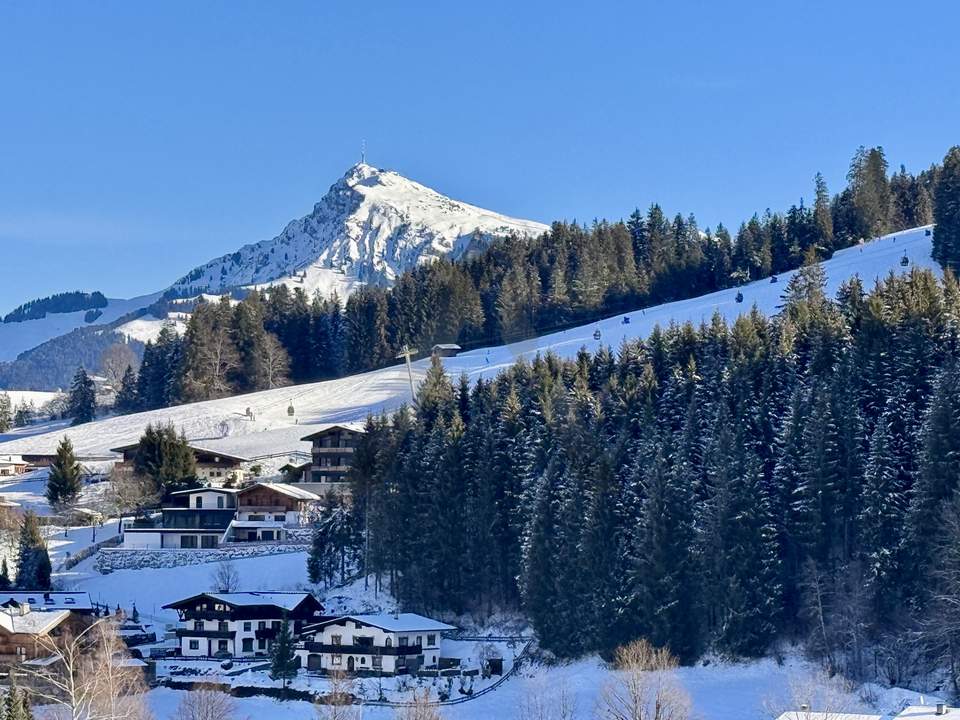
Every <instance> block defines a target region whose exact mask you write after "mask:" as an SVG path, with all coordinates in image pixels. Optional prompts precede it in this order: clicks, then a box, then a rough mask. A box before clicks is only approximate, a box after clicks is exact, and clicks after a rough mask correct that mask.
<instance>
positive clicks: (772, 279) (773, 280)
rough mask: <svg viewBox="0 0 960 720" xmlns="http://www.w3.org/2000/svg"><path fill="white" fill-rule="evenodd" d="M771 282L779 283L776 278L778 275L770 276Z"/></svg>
mask: <svg viewBox="0 0 960 720" xmlns="http://www.w3.org/2000/svg"><path fill="white" fill-rule="evenodd" d="M770 282H771V283H775V282H777V276H776V275H771V276H770Z"/></svg>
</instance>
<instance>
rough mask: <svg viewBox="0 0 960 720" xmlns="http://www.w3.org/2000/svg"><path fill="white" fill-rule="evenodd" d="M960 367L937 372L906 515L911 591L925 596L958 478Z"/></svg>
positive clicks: (906, 561) (959, 481)
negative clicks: (943, 519)
mask: <svg viewBox="0 0 960 720" xmlns="http://www.w3.org/2000/svg"><path fill="white" fill-rule="evenodd" d="M958 463H960V371H958V369H957V365H956V363H955V362H951V363H950V364H949V365H947V366H946V367H945V368H944V369H943V371H942V372H941V374H940V376H939V378H938V379H937V382H936V388H935V390H934V395H933V397H932V398H931V400H930V407H929V408H928V410H927V415H926V419H925V421H924V426H923V450H922V452H921V456H920V473H919V477H918V479H917V484H916V486H915V487H914V491H913V494H912V497H911V500H910V509H909V512H908V515H907V530H906V533H907V543H906V547H905V548H904V550H905V554H906V556H905V558H904V566H905V567H909V568H911V569H912V570H913V578H912V579H913V581H914V587H913V590H914V592H916V593H917V594H918V595H920V596H921V597H923V596H924V595H925V592H924V589H923V586H924V585H925V583H923V580H924V579H925V578H926V577H928V576H929V573H930V571H931V562H932V559H933V549H934V541H935V537H936V534H937V532H938V528H939V526H940V520H941V515H942V513H943V509H944V506H945V504H946V503H947V501H949V500H950V499H951V498H952V497H953V496H954V494H955V493H956V492H957V489H958V483H960V477H958V474H957V466H958Z"/></svg>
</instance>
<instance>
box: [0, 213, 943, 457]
mask: <svg viewBox="0 0 960 720" xmlns="http://www.w3.org/2000/svg"><path fill="white" fill-rule="evenodd" d="M928 229H929V228H928V227H922V228H916V229H913V230H908V231H904V232H900V233H895V234H892V235H887V236H884V237H882V238H878V239H876V240H873V241H872V242H868V243H865V244H863V245H859V246H855V247H852V248H848V249H846V250H841V251H840V252H838V253H836V254H835V255H834V256H833V258H831V259H830V260H828V261H826V262H824V263H823V267H824V270H825V271H826V275H827V279H828V280H827V291H828V293H829V294H831V295H834V294H835V293H836V291H837V289H838V288H839V287H840V285H841V283H842V282H843V281H845V280H847V279H849V278H851V277H853V276H854V275H858V276H859V277H860V278H861V279H862V280H863V282H864V284H865V286H866V287H868V288H869V287H871V286H872V285H873V283H874V281H876V280H878V279H882V278H883V277H885V276H887V275H888V274H889V273H891V272H893V273H903V272H906V271H908V270H909V269H911V268H913V267H924V268H930V269H932V270H934V271H935V272H937V273H939V272H940V269H939V266H938V264H937V263H936V262H935V261H934V260H933V259H932V258H931V256H930V252H931V239H932V238H931V237H930V236H928V235H926V230H928ZM904 256H906V257H907V258H908V260H909V265H908V266H907V267H903V266H901V264H900V261H901V258H903V257H904ZM792 275H793V273H783V274H781V275H780V276H779V278H778V282H776V283H771V282H770V280H769V279H765V280H758V281H756V282H753V283H750V284H748V285H745V286H743V287H741V288H739V291H740V292H742V293H743V302H742V303H737V302H736V295H737V289H736V288H733V289H729V290H721V291H719V292H715V293H711V294H709V295H704V296H700V297H696V298H690V299H688V300H681V301H677V302H672V303H666V304H664V305H658V306H656V307H651V308H647V309H646V310H644V311H635V312H629V313H626V314H621V315H616V316H613V317H610V318H607V319H605V320H601V321H599V322H595V323H590V324H587V325H583V326H580V327H576V328H572V329H568V330H565V331H561V332H557V333H553V334H550V335H545V336H542V337H538V338H531V339H529V340H524V341H521V342H518V343H514V344H511V345H505V346H500V347H492V348H484V349H479V350H474V351H471V352H466V353H463V354H461V355H459V356H457V357H454V358H446V359H445V360H444V365H445V367H446V369H447V371H448V372H449V373H450V374H451V376H453V377H457V376H459V375H460V374H461V373H466V375H467V376H468V377H469V378H470V379H471V380H475V379H476V378H478V377H483V376H486V377H492V376H493V375H495V374H496V373H497V372H498V371H499V370H502V369H504V368H506V367H509V366H510V365H512V364H513V363H514V362H516V360H517V359H518V358H520V357H524V358H528V359H529V358H533V357H534V356H535V355H536V354H537V353H546V352H547V351H551V352H554V353H556V354H557V355H560V356H562V357H573V356H575V355H576V353H577V352H578V351H579V350H580V348H581V347H586V348H587V349H588V350H596V349H598V347H599V346H600V345H609V346H611V347H613V348H614V349H615V348H617V347H618V346H619V345H620V343H621V342H622V341H624V340H629V339H633V338H642V337H646V336H647V335H648V334H649V333H650V331H651V330H652V329H653V327H654V326H655V325H657V324H659V325H661V326H666V325H668V324H669V323H671V322H678V323H683V322H687V321H689V322H692V323H694V324H699V323H700V322H701V321H709V320H710V318H711V317H712V315H713V314H714V312H719V313H720V314H721V315H722V316H723V317H725V318H726V319H727V321H733V320H735V319H736V318H737V316H738V315H741V314H743V313H748V312H750V309H751V307H752V306H754V305H756V307H757V308H758V309H759V310H761V311H762V312H764V313H767V314H774V313H776V312H777V311H778V307H779V306H780V305H781V304H782V299H781V296H782V293H783V291H784V289H785V288H786V286H787V283H788V282H789V281H790V277H791V276H792ZM625 315H626V316H628V317H629V318H630V322H629V324H624V323H623V318H624V316H625ZM597 330H599V331H600V340H599V341H597V340H595V339H594V332H595V331H597ZM429 362H430V361H429V359H423V360H419V361H416V362H414V363H413V373H414V382H415V383H416V382H418V381H419V380H420V379H421V378H422V377H423V375H424V374H425V372H426V370H427V368H428V367H429ZM410 399H411V398H410V385H409V381H408V378H407V371H406V368H405V367H404V366H402V365H398V366H394V367H389V368H385V369H382V370H376V371H373V372H369V373H365V374H362V375H353V376H350V377H345V378H341V379H338V380H330V381H326V382H320V383H312V384H306V385H298V386H294V387H289V388H282V389H278V390H268V391H264V392H258V393H251V394H249V395H240V396H236V397H232V398H225V399H222V400H212V401H208V402H202V403H195V404H192V405H183V406H180V407H174V408H167V409H164V410H156V411H152V412H147V413H139V414H136V415H127V416H122V417H113V418H107V419H104V420H100V421H97V422H94V423H89V424H87V425H83V426H81V427H76V428H64V427H63V426H62V425H59V426H56V427H51V428H49V431H48V430H47V428H45V427H44V426H34V427H31V428H28V429H26V430H21V431H17V432H14V433H11V434H7V435H0V454H7V453H13V454H18V453H51V452H53V451H54V449H55V448H56V444H57V442H58V441H59V440H60V438H61V437H62V436H63V435H68V436H69V437H70V438H71V440H72V441H73V444H74V446H75V447H76V448H77V451H78V452H79V453H80V454H81V455H91V456H94V455H103V454H105V453H107V452H108V451H109V449H110V448H112V447H117V446H119V445H123V444H125V443H130V442H136V441H137V440H138V439H139V437H140V435H141V433H142V432H143V428H144V427H145V426H146V425H147V423H151V422H152V423H157V422H160V423H172V424H173V425H175V426H176V427H178V428H183V430H184V432H185V433H186V435H187V437H188V438H189V439H191V440H195V441H202V442H203V444H204V445H205V446H207V447H210V448H211V449H219V450H222V451H224V452H230V453H235V454H239V455H243V456H245V457H249V458H258V457H263V456H267V455H273V454H278V453H280V454H282V453H289V452H294V451H309V445H308V443H304V442H301V441H300V438H301V437H303V436H304V435H307V434H309V433H310V432H312V431H314V430H315V429H316V428H314V427H308V426H312V425H317V424H324V423H338V422H346V421H362V420H363V419H364V418H365V417H366V416H367V415H368V414H370V413H379V412H382V411H390V410H393V409H396V408H397V407H398V406H399V405H400V404H401V403H404V402H409V401H410ZM291 405H292V406H293V408H294V414H293V415H292V416H290V415H288V407H289V406H291ZM248 408H249V409H250V410H251V411H252V414H253V419H250V418H249V417H248V416H247V415H246V411H247V409H248Z"/></svg>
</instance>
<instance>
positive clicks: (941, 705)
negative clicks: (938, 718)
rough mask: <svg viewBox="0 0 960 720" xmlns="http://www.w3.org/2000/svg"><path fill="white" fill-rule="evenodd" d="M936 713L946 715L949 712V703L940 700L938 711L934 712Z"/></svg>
mask: <svg viewBox="0 0 960 720" xmlns="http://www.w3.org/2000/svg"><path fill="white" fill-rule="evenodd" d="M934 714H935V715H946V714H947V704H946V703H942V702H938V703H937V711H936V713H934Z"/></svg>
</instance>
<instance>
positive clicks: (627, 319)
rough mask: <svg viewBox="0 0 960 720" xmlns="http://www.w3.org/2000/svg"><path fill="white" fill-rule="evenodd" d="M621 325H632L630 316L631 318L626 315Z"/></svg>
mask: <svg viewBox="0 0 960 720" xmlns="http://www.w3.org/2000/svg"><path fill="white" fill-rule="evenodd" d="M620 323H621V324H622V325H629V324H630V316H629V315H624V316H623V320H621V321H620Z"/></svg>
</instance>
